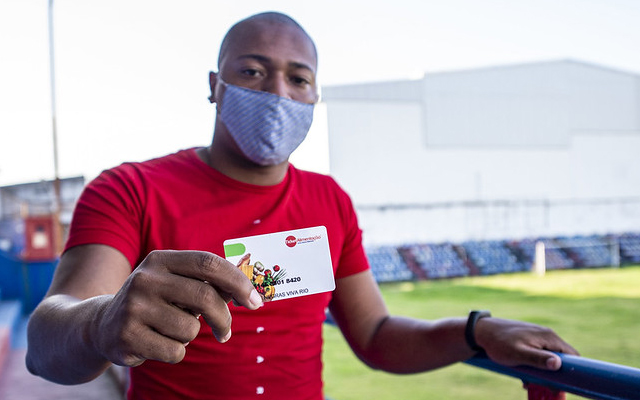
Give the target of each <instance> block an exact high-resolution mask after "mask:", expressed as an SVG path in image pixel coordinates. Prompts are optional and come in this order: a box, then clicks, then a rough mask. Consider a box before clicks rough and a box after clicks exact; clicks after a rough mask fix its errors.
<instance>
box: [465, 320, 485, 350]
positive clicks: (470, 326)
mask: <svg viewBox="0 0 640 400" xmlns="http://www.w3.org/2000/svg"><path fill="white" fill-rule="evenodd" d="M490 316H491V313H490V312H489V311H487V310H480V311H478V310H474V311H471V312H470V313H469V318H468V319H467V326H466V327H465V329H464V338H465V339H466V340H467V344H468V345H469V347H471V349H472V350H473V351H484V349H483V348H482V347H480V346H479V345H478V343H476V335H475V329H476V322H478V320H479V319H481V318H486V317H490Z"/></svg>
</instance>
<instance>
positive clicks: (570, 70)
mask: <svg viewBox="0 0 640 400" xmlns="http://www.w3.org/2000/svg"><path fill="white" fill-rule="evenodd" d="M323 99H324V101H325V102H326V104H327V114H328V131H329V149H330V170H331V173H332V175H334V176H335V177H336V178H337V179H338V181H339V182H340V183H341V184H342V185H343V186H344V187H345V189H346V190H347V191H348V192H349V193H350V194H351V196H352V198H353V200H354V203H355V204H356V207H357V209H358V213H359V215H360V219H361V224H362V226H363V227H364V228H365V241H367V240H369V241H371V242H375V243H388V242H394V241H396V238H399V237H404V236H403V235H406V236H407V237H406V239H407V240H409V239H411V238H415V239H420V238H429V240H430V241H432V240H436V241H437V240H464V239H470V238H472V239H484V238H510V237H523V236H544V235H551V234H554V235H555V234H559V233H561V234H565V233H566V234H572V233H576V234H578V233H579V234H591V233H608V232H618V231H628V230H640V160H639V159H638V154H640V77H639V76H637V75H632V74H628V73H623V72H618V71H612V70H609V69H606V68H600V67H596V66H592V65H588V64H583V63H578V62H572V61H565V62H556V63H542V64H530V65H525V66H514V67H499V68H493V69H491V68H489V69H483V70H478V71H464V72H459V73H446V74H435V75H427V76H425V78H424V79H422V80H418V81H406V82H386V83H375V84H370V85H364V84H361V85H353V86H342V87H334V88H324V89H323ZM496 204H500V205H499V206H496ZM535 204H538V205H540V206H539V207H538V206H534V205H535ZM427 215H429V216H428V217H427ZM391 232H394V233H393V234H392V233H391ZM399 232H406V234H401V233H399ZM367 238H368V239H367ZM403 240H404V239H403Z"/></svg>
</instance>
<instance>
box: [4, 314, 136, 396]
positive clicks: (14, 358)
mask: <svg viewBox="0 0 640 400" xmlns="http://www.w3.org/2000/svg"><path fill="white" fill-rule="evenodd" d="M25 327H26V320H25V321H23V322H22V323H21V325H20V326H18V327H17V328H16V330H15V331H14V333H15V335H14V340H13V341H12V347H13V348H12V350H11V354H10V355H9V358H8V359H7V360H6V362H5V365H4V366H3V368H2V372H1V373H0V399H2V400H94V399H95V400H121V399H123V396H122V395H121V393H120V389H119V386H118V384H117V383H116V380H115V379H114V378H113V377H112V375H111V374H109V373H105V374H103V375H102V376H100V377H98V378H97V379H96V380H94V381H92V382H89V383H85V384H82V385H74V386H64V385H57V384H55V383H51V382H48V381H46V380H44V379H42V378H38V377H36V376H33V375H31V374H30V373H29V371H27V368H26V366H25V363H24V357H25V355H26V353H27V350H26V329H25Z"/></svg>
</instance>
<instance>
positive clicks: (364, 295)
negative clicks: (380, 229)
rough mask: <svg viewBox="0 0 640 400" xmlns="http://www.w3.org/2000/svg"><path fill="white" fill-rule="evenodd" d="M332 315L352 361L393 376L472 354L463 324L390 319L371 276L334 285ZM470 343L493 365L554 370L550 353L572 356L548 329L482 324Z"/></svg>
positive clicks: (555, 358)
mask: <svg viewBox="0 0 640 400" xmlns="http://www.w3.org/2000/svg"><path fill="white" fill-rule="evenodd" d="M330 310H331V313H332V314H333V316H334V318H335V320H336V322H337V323H338V325H339V327H340V329H341V330H342V332H343V334H344V335H345V338H346V339H347V341H348V342H349V344H350V346H351V348H352V349H353V350H354V352H355V353H356V355H357V356H358V357H359V358H360V359H361V360H363V361H364V362H365V363H366V364H367V365H369V366H370V367H372V368H376V369H381V370H385V371H388V372H394V373H413V372H422V371H428V370H432V369H435V368H440V367H443V366H446V365H450V364H452V363H455V362H459V361H464V360H466V359H468V358H470V357H472V356H473V355H474V354H475V351H474V350H472V349H471V348H470V347H469V346H468V344H467V342H466V340H465V334H464V331H465V326H466V323H467V319H466V318H446V319H440V320H435V321H424V320H418V319H413V318H404V317H396V316H390V315H389V313H388V311H387V309H386V306H385V305H384V301H383V299H382V297H381V295H380V292H379V290H378V287H377V284H376V283H375V281H374V279H373V275H372V274H371V272H370V271H365V272H362V273H359V274H355V275H352V276H349V277H346V278H342V279H339V280H338V281H337V282H336V291H335V293H334V298H333V300H332V302H331V305H330ZM474 336H475V340H476V342H477V344H478V345H479V346H481V347H482V348H483V349H484V350H485V351H486V353H487V355H488V356H489V357H490V358H491V359H493V360H494V361H496V362H498V363H501V364H504V365H509V366H514V365H529V366H533V367H537V368H544V369H550V370H557V369H559V368H560V363H561V361H560V358H559V357H558V356H557V355H556V354H554V353H553V352H562V353H568V354H577V352H576V351H575V349H573V347H571V346H570V345H569V344H567V343H566V342H565V341H563V340H562V339H561V338H560V337H558V336H557V335H556V334H555V333H554V332H553V331H552V330H551V329H548V328H545V327H541V326H538V325H533V324H529V323H524V322H519V321H511V320H504V319H499V318H482V319H480V320H479V321H478V322H477V324H476V327H475V335H474Z"/></svg>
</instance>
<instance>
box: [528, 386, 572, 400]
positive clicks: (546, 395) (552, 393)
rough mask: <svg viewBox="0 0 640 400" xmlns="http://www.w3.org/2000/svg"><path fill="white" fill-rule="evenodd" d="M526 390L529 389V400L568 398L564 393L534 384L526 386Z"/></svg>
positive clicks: (562, 399)
mask: <svg viewBox="0 0 640 400" xmlns="http://www.w3.org/2000/svg"><path fill="white" fill-rule="evenodd" d="M524 388H525V389H527V392H528V398H529V400H565V399H566V398H567V396H565V393H564V392H561V391H559V390H554V389H550V388H548V387H545V386H540V385H536V384H533V383H527V384H525V385H524Z"/></svg>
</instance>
